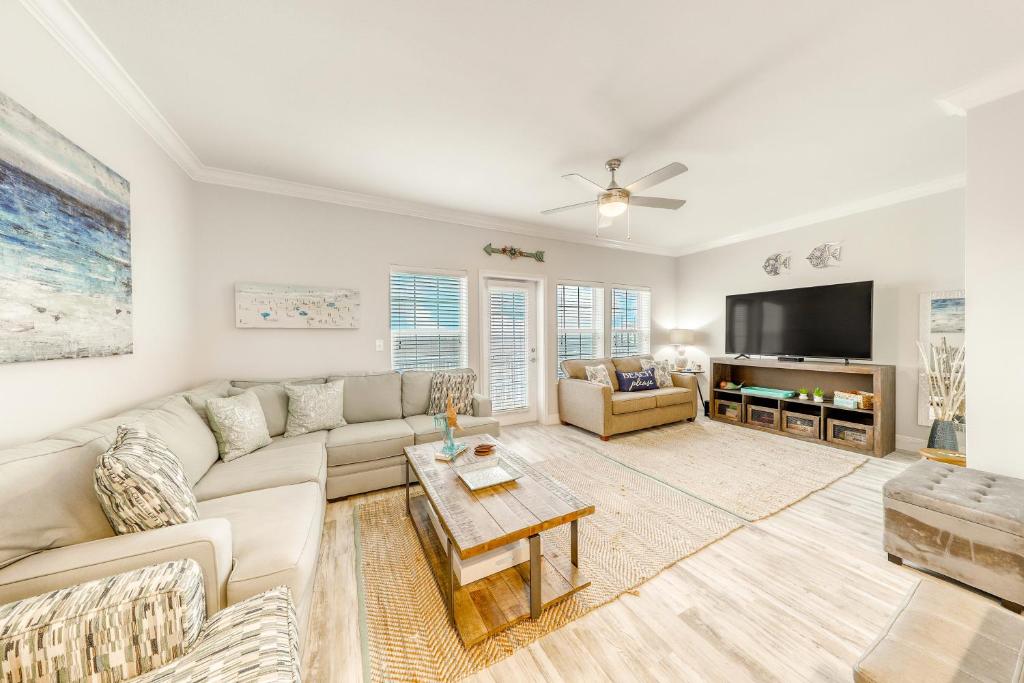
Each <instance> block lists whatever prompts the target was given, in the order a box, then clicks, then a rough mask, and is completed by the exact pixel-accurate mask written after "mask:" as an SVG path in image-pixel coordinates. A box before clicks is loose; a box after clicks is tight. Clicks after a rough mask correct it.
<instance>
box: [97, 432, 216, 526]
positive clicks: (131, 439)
mask: <svg viewBox="0 0 1024 683" xmlns="http://www.w3.org/2000/svg"><path fill="white" fill-rule="evenodd" d="M93 477H94V478H93V487H94V488H95V490H96V496H97V497H98V498H99V500H100V507H101V508H103V513H104V514H105V515H106V516H107V521H109V522H110V526H111V527H112V528H113V529H114V531H115V532H116V533H117V534H130V533H134V532H136V531H147V530H149V529H160V528H163V527H165V526H172V525H174V524H184V523H186V522H194V521H196V520H197V519H199V512H198V511H197V510H196V497H195V496H194V495H193V494H192V489H191V488H190V487H189V485H188V477H186V476H185V469H184V468H183V467H182V465H181V461H180V460H178V457H177V456H176V455H174V453H171V451H170V449H169V448H167V446H166V444H164V442H163V441H161V440H160V439H158V438H157V437H155V436H152V435H151V434H148V433H147V432H146V427H145V425H143V424H142V423H133V424H128V425H121V426H120V427H118V428H117V437H116V438H115V439H114V443H113V444H112V445H111V446H110V448H109V449H107V451H106V452H105V453H101V454H100V456H99V457H98V458H96V469H95V470H94V472H93Z"/></svg>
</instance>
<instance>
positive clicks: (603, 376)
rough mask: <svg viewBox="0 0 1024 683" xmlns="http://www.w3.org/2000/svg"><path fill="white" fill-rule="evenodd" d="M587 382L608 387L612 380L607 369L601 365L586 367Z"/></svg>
mask: <svg viewBox="0 0 1024 683" xmlns="http://www.w3.org/2000/svg"><path fill="white" fill-rule="evenodd" d="M587 381H588V382H596V383H598V384H604V385H606V386H609V387H610V386H611V385H612V378H611V375H609V374H608V368H606V367H605V366H603V365H588V366H587Z"/></svg>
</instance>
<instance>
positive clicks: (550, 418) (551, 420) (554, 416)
mask: <svg viewBox="0 0 1024 683" xmlns="http://www.w3.org/2000/svg"><path fill="white" fill-rule="evenodd" d="M541 422H542V423H543V424H546V425H556V424H559V423H561V420H560V419H559V418H558V413H551V414H549V415H546V416H545V417H544V418H543V419H542V420H541Z"/></svg>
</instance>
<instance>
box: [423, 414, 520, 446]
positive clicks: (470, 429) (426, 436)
mask: <svg viewBox="0 0 1024 683" xmlns="http://www.w3.org/2000/svg"><path fill="white" fill-rule="evenodd" d="M405 421H406V423H408V425H409V426H410V427H411V428H412V431H413V433H414V434H415V436H416V443H418V444H420V443H430V442H432V441H440V440H441V438H442V436H441V431H440V430H439V429H438V428H437V427H436V426H435V425H434V416H433V415H410V416H409V417H407V418H405ZM459 426H460V427H462V429H460V430H459V431H458V432H457V433H456V434H455V438H456V439H458V438H459V437H462V436H473V435H474V434H491V435H492V436H498V435H499V434H500V431H501V428H500V427H499V425H498V421H497V420H496V419H495V418H493V417H477V416H474V415H459Z"/></svg>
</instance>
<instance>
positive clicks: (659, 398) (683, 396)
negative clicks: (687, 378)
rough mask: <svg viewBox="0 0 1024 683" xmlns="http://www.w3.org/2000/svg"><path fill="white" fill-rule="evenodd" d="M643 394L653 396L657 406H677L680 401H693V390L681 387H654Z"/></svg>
mask: <svg viewBox="0 0 1024 683" xmlns="http://www.w3.org/2000/svg"><path fill="white" fill-rule="evenodd" d="M644 395H645V396H653V397H654V400H655V402H656V404H657V406H658V407H659V408H664V407H666V406H677V405H680V404H682V403H690V402H692V401H693V392H691V391H690V390H689V389H684V388H683V387H672V388H670V389H654V390H653V391H648V392H645V394H644Z"/></svg>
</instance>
